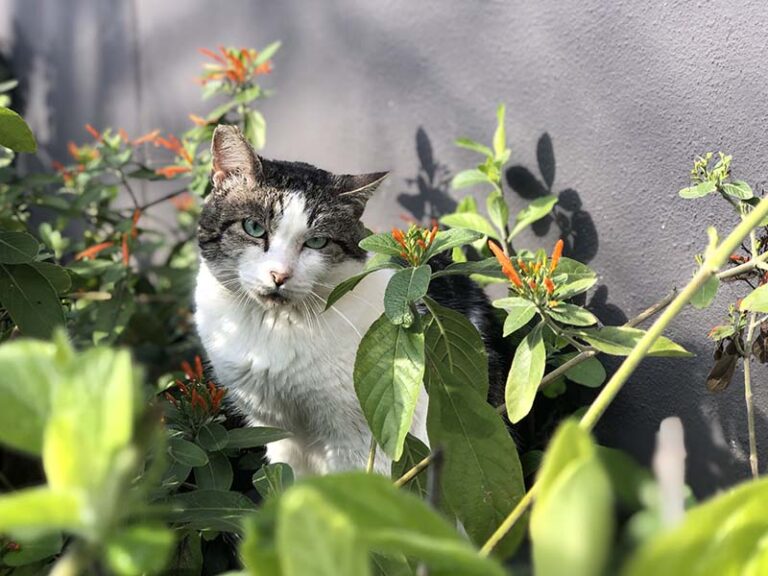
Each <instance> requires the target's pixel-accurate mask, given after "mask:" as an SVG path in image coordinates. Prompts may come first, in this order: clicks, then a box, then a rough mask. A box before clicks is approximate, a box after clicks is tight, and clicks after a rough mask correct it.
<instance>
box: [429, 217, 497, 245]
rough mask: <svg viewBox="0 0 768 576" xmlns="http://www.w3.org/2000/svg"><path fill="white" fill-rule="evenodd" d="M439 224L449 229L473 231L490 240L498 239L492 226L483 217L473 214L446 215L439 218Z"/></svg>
mask: <svg viewBox="0 0 768 576" xmlns="http://www.w3.org/2000/svg"><path fill="white" fill-rule="evenodd" d="M440 223H442V224H444V225H446V226H450V227H451V228H466V229H467V230H474V231H475V232H479V233H480V234H483V235H484V236H490V237H491V238H495V239H496V240H498V239H499V233H498V232H497V231H496V229H495V228H494V227H493V225H492V224H491V223H490V222H488V220H486V218H485V216H481V215H480V214H475V213H473V212H460V213H456V214H448V215H447V216H443V217H442V218H440Z"/></svg>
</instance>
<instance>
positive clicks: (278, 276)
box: [270, 270, 291, 286]
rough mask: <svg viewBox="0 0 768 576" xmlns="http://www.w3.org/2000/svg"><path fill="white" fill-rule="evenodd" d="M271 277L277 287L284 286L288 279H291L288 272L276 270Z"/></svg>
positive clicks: (271, 273)
mask: <svg viewBox="0 0 768 576" xmlns="http://www.w3.org/2000/svg"><path fill="white" fill-rule="evenodd" d="M270 275H271V276H272V280H274V281H275V286H282V285H283V284H285V283H286V282H288V279H289V278H290V277H291V275H290V273H288V272H276V271H275V270H272V271H271V272H270Z"/></svg>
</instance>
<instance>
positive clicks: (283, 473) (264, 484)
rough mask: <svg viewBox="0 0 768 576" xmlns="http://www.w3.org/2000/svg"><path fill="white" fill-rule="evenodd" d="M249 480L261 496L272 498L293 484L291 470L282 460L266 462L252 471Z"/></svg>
mask: <svg viewBox="0 0 768 576" xmlns="http://www.w3.org/2000/svg"><path fill="white" fill-rule="evenodd" d="M251 482H252V483H253V487H254V488H256V490H258V492H259V494H261V497H262V498H272V497H275V496H278V495H280V494H282V493H283V492H285V491H286V490H287V489H288V488H290V487H291V486H292V485H293V470H292V469H291V467H290V466H288V464H284V463H282V462H275V463H274V464H266V465H264V466H262V467H261V469H259V470H257V471H256V472H255V473H254V475H253V477H252V478H251Z"/></svg>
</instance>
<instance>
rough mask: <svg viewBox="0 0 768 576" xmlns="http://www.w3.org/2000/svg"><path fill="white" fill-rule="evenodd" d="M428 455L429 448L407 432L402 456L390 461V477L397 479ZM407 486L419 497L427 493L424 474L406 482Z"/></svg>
mask: <svg viewBox="0 0 768 576" xmlns="http://www.w3.org/2000/svg"><path fill="white" fill-rule="evenodd" d="M428 455H429V448H427V446H426V445H425V444H424V443H423V442H422V441H421V440H419V439H418V438H416V436H412V435H411V434H408V436H406V438H405V444H404V445H403V456H402V457H401V458H400V460H397V461H393V462H392V479H393V480H397V479H398V478H400V477H401V476H402V475H403V474H405V473H406V472H408V470H410V469H411V468H413V467H414V466H416V464H418V463H419V462H421V461H422V460H424V458H426V457H427V456H428ZM406 486H408V488H409V489H410V490H411V491H413V492H415V493H416V494H418V495H419V496H420V497H421V498H424V497H426V495H427V482H426V475H425V474H419V475H417V476H416V477H415V478H414V479H413V480H411V481H410V482H408V484H406Z"/></svg>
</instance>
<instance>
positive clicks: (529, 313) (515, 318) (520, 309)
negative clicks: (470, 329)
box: [493, 296, 536, 337]
mask: <svg viewBox="0 0 768 576" xmlns="http://www.w3.org/2000/svg"><path fill="white" fill-rule="evenodd" d="M493 305H494V307H496V308H502V309H503V310H505V311H506V313H507V317H506V319H505V320H504V333H503V334H504V336H505V337H506V336H509V335H510V334H512V333H513V332H516V331H517V330H519V329H520V328H522V327H523V326H525V325H526V324H528V322H530V321H531V319H532V318H533V317H534V316H536V306H535V305H534V304H533V302H531V301H530V300H526V299H525V298H520V297H519V296H509V297H507V298H499V299H498V300H494V302H493Z"/></svg>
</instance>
